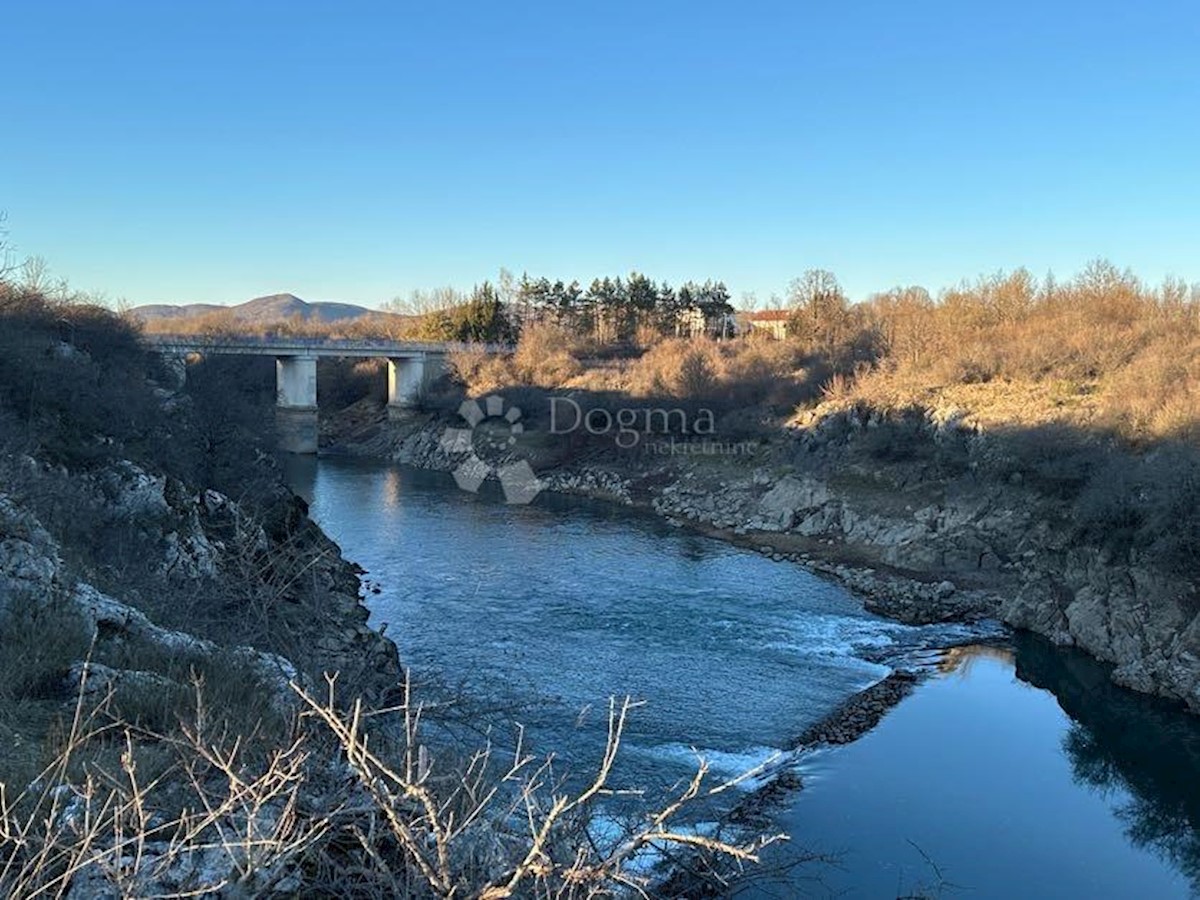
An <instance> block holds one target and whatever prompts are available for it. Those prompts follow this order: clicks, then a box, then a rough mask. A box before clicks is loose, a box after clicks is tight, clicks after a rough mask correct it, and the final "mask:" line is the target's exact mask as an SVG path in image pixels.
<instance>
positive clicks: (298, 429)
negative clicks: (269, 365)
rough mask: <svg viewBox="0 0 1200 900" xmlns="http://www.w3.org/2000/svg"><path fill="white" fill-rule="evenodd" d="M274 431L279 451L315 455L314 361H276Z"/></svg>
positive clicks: (298, 358) (301, 358)
mask: <svg viewBox="0 0 1200 900" xmlns="http://www.w3.org/2000/svg"><path fill="white" fill-rule="evenodd" d="M275 429H276V431H277V432H278V433H279V449H281V450H284V451H286V452H288V453H316V452H317V358H316V357H315V356H279V357H276V358H275Z"/></svg>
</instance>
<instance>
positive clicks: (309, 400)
mask: <svg viewBox="0 0 1200 900" xmlns="http://www.w3.org/2000/svg"><path fill="white" fill-rule="evenodd" d="M143 340H144V341H145V343H146V344H147V345H148V346H149V347H150V348H151V349H153V350H156V351H157V352H159V353H161V354H163V355H164V356H168V357H174V358H176V359H180V360H186V359H187V358H188V357H189V356H192V355H200V356H208V355H211V354H224V355H232V356H273V357H274V358H275V387H276V393H275V421H276V426H277V429H278V432H279V444H280V447H281V449H283V450H286V451H289V452H291V453H316V452H317V360H318V359H319V358H320V357H322V356H329V357H358V358H378V359H386V360H387V375H388V415H389V416H392V417H396V416H399V415H401V414H403V412H404V411H405V410H408V409H411V408H412V407H414V406H416V405H417V403H418V402H419V400H420V397H421V392H422V390H423V389H424V387H425V386H426V385H427V384H428V383H429V382H430V381H432V380H433V379H434V378H436V377H437V376H438V375H440V374H441V373H442V372H443V371H444V369H445V358H446V354H447V353H449V352H450V351H451V350H454V349H458V348H461V347H463V346H465V345H463V344H447V343H423V342H418V341H388V340H330V339H325V338H295V337H229V336H218V337H205V336H203V335H172V334H152V335H144V336H143ZM486 349H488V350H491V351H497V350H500V349H502V348H500V347H495V346H490V345H488V346H487V347H486Z"/></svg>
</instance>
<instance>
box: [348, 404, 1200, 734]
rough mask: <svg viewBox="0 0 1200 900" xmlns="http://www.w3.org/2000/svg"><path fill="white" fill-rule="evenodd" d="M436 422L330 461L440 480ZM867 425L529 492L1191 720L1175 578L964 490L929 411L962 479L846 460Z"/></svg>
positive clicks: (943, 424) (610, 463)
mask: <svg viewBox="0 0 1200 900" xmlns="http://www.w3.org/2000/svg"><path fill="white" fill-rule="evenodd" d="M456 424H460V423H456V422H452V421H451V420H450V419H449V418H443V417H440V416H438V415H436V414H432V413H431V414H416V415H414V416H413V417H412V418H411V419H410V420H408V421H407V422H399V423H391V424H388V425H384V424H381V423H380V422H379V421H378V418H377V417H374V418H373V417H372V415H371V414H370V413H369V412H367V413H364V411H363V410H362V409H361V408H360V409H359V410H358V411H357V420H356V422H355V425H354V426H353V427H345V426H344V425H343V424H339V422H338V421H336V420H335V421H334V422H332V423H330V425H329V426H328V427H329V436H330V437H331V438H332V445H333V447H334V448H336V449H337V450H339V451H341V452H349V453H355V454H362V455H369V456H375V457H379V458H385V459H390V460H393V461H396V462H399V463H403V464H407V465H413V466H417V467H422V468H428V469H436V470H442V471H451V470H453V469H454V468H455V466H456V465H458V464H459V463H460V462H461V460H460V458H459V455H456V454H455V453H453V452H449V451H448V450H447V449H446V447H445V446H443V444H442V442H441V437H442V435H443V433H444V430H445V428H446V427H448V426H450V425H456ZM879 427H880V426H879V423H877V422H876V423H874V424H873V420H871V419H870V418H869V417H866V418H864V417H863V416H862V415H861V414H860V413H859V412H858V411H856V410H853V409H842V408H837V407H835V406H830V407H828V408H826V409H823V410H821V411H818V412H816V413H811V414H808V415H807V416H805V417H804V419H802V420H800V421H798V422H796V423H793V425H792V426H791V427H789V428H787V429H784V430H782V431H780V432H779V433H778V434H775V435H773V436H770V437H768V438H765V439H762V440H760V441H759V442H758V444H757V446H756V447H755V448H754V449H755V452H754V453H753V454H752V455H750V456H730V457H723V456H719V455H718V456H711V455H691V454H687V455H670V456H667V457H665V458H664V457H660V456H651V455H646V454H638V453H633V452H619V451H617V450H615V449H610V450H609V451H608V452H591V453H589V454H587V455H586V456H585V455H584V454H582V453H581V454H577V455H576V456H574V457H572V458H569V459H566V460H565V461H563V460H557V461H556V462H555V464H554V465H553V466H550V467H545V468H540V467H538V466H536V465H535V469H536V470H537V473H538V476H539V478H540V479H541V482H542V485H543V488H544V489H548V490H553V491H560V492H563V493H570V494H578V495H584V496H589V497H595V498H600V499H605V500H609V501H612V502H616V503H621V504H625V505H630V506H638V507H643V508H646V509H650V510H653V511H654V512H656V513H657V514H659V515H661V516H663V517H664V518H666V519H667V520H668V521H669V522H671V523H672V524H676V525H678V526H680V527H690V528H696V529H698V530H700V531H703V532H704V533H706V534H709V535H712V536H714V537H719V538H722V539H725V540H729V541H732V542H736V543H739V544H743V545H746V546H752V547H755V548H756V549H758V550H759V551H760V552H763V553H765V554H767V555H769V556H771V558H773V559H776V560H779V561H781V562H785V561H786V562H794V563H797V564H801V565H804V566H806V567H808V568H810V569H812V570H813V571H816V572H819V573H821V574H823V575H826V576H829V577H832V578H836V579H838V580H839V581H841V582H843V583H844V584H845V585H846V586H847V587H849V588H850V589H851V590H853V591H855V592H856V593H858V594H859V595H861V596H862V597H863V598H864V602H865V604H866V605H867V607H868V608H869V609H871V610H873V611H875V612H878V613H880V614H882V615H886V616H890V617H893V618H897V619H899V620H901V621H905V622H909V623H925V622H936V621H956V620H975V619H980V618H996V619H999V620H1001V621H1003V622H1005V623H1007V624H1009V625H1011V626H1013V627H1015V628H1021V629H1028V630H1030V631H1033V632H1035V633H1037V634H1040V635H1043V636H1045V637H1047V638H1049V639H1050V640H1051V641H1053V642H1054V643H1056V644H1058V645H1060V646H1075V647H1079V648H1080V649H1083V650H1085V651H1086V652H1088V653H1089V654H1091V655H1092V656H1094V657H1096V658H1097V659H1100V660H1102V661H1104V662H1106V663H1109V664H1111V665H1112V678H1113V680H1114V681H1115V682H1116V683H1118V684H1120V685H1123V686H1125V687H1128V688H1132V689H1134V690H1137V691H1142V692H1146V693H1153V694H1158V695H1160V696H1164V697H1168V698H1171V699H1174V700H1177V701H1180V702H1182V703H1183V704H1185V705H1186V706H1187V707H1188V708H1189V709H1191V710H1192V711H1194V712H1200V608H1198V606H1197V602H1196V596H1195V588H1194V586H1193V585H1192V584H1191V583H1190V582H1188V581H1187V580H1186V579H1183V578H1180V577H1178V576H1174V575H1172V574H1171V573H1170V572H1167V571H1163V570H1162V569H1161V568H1159V567H1156V566H1154V565H1153V564H1151V563H1150V562H1149V561H1148V560H1143V559H1139V558H1137V557H1134V558H1133V559H1128V560H1122V559H1116V558H1114V557H1113V555H1112V554H1110V553H1107V552H1106V551H1105V550H1103V549H1102V548H1100V547H1097V546H1094V545H1090V544H1087V543H1083V542H1080V541H1078V540H1076V530H1075V529H1074V527H1073V525H1072V522H1071V521H1070V511H1069V510H1068V509H1066V508H1064V506H1063V504H1061V503H1059V502H1056V501H1055V499H1054V498H1052V497H1047V496H1046V495H1045V494H1043V493H1040V492H1038V491H1036V490H1034V489H1033V488H1031V487H1028V486H1025V485H1022V484H1020V483H1017V481H1016V479H1013V480H1012V481H1011V482H1005V483H996V482H994V481H990V480H988V479H983V478H976V477H973V476H972V475H971V471H972V468H971V466H972V464H973V461H977V460H979V459H985V458H987V457H988V456H989V455H994V454H995V453H996V452H997V449H996V446H995V445H994V444H993V443H992V442H990V441H989V439H988V436H987V435H984V434H980V433H977V432H975V431H973V430H972V428H971V426H969V425H967V424H965V423H964V422H963V421H962V420H961V419H960V418H958V417H955V416H953V415H949V414H942V413H940V412H936V411H934V412H931V413H930V414H929V415H928V416H927V418H926V420H925V421H924V423H923V424H921V425H920V428H921V431H920V432H919V434H920V439H921V440H925V441H928V442H930V443H931V444H937V445H939V446H940V445H944V444H946V443H947V442H956V445H957V446H961V448H962V453H963V454H964V457H965V459H966V460H967V462H966V463H965V465H964V467H963V471H964V472H965V473H966V474H965V475H964V474H959V475H955V476H954V477H945V476H943V475H940V474H937V473H933V472H931V471H930V470H929V467H922V466H920V465H916V464H909V463H899V464H883V463H879V462H877V461H875V460H873V459H867V458H864V456H863V454H861V453H859V452H856V446H857V444H859V443H861V442H862V441H863V440H865V437H864V436H869V435H870V434H871V433H872V431H873V430H876V429H878V428H879Z"/></svg>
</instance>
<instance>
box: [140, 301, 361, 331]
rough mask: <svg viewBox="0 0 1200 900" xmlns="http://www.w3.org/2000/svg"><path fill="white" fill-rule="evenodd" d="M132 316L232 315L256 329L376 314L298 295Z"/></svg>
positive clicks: (154, 309) (161, 307)
mask: <svg viewBox="0 0 1200 900" xmlns="http://www.w3.org/2000/svg"><path fill="white" fill-rule="evenodd" d="M130 312H131V313H132V314H133V315H135V316H137V317H138V318H139V319H141V320H142V321H143V322H150V321H162V320H164V319H174V320H177V321H179V320H183V319H192V318H195V317H197V316H204V315H210V314H212V313H218V312H228V313H231V314H232V315H233V317H234V318H235V319H239V320H241V321H243V322H246V323H247V324H252V325H269V324H271V323H273V322H283V321H286V320H288V319H295V318H300V319H302V320H303V321H306V322H339V321H344V320H346V319H357V318H359V317H361V316H367V315H372V314H374V313H375V311H374V310H370V309H367V308H366V307H365V306H355V305H354V304H353V303H328V302H318V303H308V302H307V301H305V300H301V299H300V298H299V297H297V296H296V295H295V294H271V295H270V296H269V297H255V298H254V299H253V300H247V301H246V302H245V303H239V304H237V305H236V306H218V305H217V304H215V303H188V304H185V305H183V306H172V305H170V304H166V303H153V304H149V305H147V306H135V307H134V308H133V309H131V310H130Z"/></svg>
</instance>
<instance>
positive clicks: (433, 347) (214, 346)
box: [142, 334, 513, 356]
mask: <svg viewBox="0 0 1200 900" xmlns="http://www.w3.org/2000/svg"><path fill="white" fill-rule="evenodd" d="M142 340H143V342H144V343H145V344H146V345H147V346H149V347H151V348H152V349H155V350H160V351H164V352H168V351H169V352H180V353H182V352H188V353H234V354H236V353H251V354H262V355H269V354H271V353H278V354H280V355H289V356H291V355H314V356H338V355H339V354H346V355H350V356H389V355H394V354H404V353H439V354H441V353H451V352H453V351H456V350H467V349H482V350H484V351H485V352H487V353H506V352H510V351H511V350H512V349H513V348H512V346H511V345H508V344H471V343H463V342H455V341H396V340H384V339H361V338H354V339H350V338H311V337H252V336H246V337H240V336H230V335H213V336H206V335H193V334H187V335H183V334H178V335H177V334H147V335H143V336H142Z"/></svg>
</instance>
